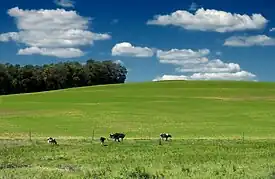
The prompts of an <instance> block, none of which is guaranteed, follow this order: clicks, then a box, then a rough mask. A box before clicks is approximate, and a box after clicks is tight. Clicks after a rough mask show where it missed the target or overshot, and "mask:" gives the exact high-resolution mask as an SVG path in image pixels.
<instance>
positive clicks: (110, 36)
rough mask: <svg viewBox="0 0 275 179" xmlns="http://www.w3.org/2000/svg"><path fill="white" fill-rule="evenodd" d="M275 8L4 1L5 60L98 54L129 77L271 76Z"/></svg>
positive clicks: (141, 0)
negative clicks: (126, 69)
mask: <svg viewBox="0 0 275 179" xmlns="http://www.w3.org/2000/svg"><path fill="white" fill-rule="evenodd" d="M192 4H193V5H192ZM191 5H192V8H190V7H191ZM274 8H275V2H274V1H271V0H262V1H261V2H260V1H237V0H228V1H226V2H222V3H221V1H220V0H196V1H191V0H190V1H189V0H186V1H182V0H169V1H150V2H149V1H148V0H132V1H131V2H129V1H128V0H127V1H126V0H120V1H113V0H104V1H103V0H97V1H96V0H93V1H88V0H47V1H35V0H10V1H3V2H2V3H1V6H0V22H1V27H0V63H6V62H9V63H13V64H15V63H17V64H22V65H24V64H44V63H52V62H54V63H56V62H59V61H67V60H69V61H79V62H85V61H86V60H87V59H90V58H93V59H95V60H113V61H115V62H120V63H123V64H124V65H125V66H126V67H127V68H128V69H129V73H128V75H127V81H131V82H136V81H152V80H172V79H187V80H188V79H190V80H215V79H221V80H256V81H274V77H275V71H274V70H273V66H274V65H275V59H274V57H275V50H273V49H274V48H275V30H272V28H275V14H274ZM176 12H177V13H176ZM253 14H254V15H253ZM157 15H159V16H157Z"/></svg>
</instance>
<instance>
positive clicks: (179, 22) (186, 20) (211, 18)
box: [147, 8, 268, 33]
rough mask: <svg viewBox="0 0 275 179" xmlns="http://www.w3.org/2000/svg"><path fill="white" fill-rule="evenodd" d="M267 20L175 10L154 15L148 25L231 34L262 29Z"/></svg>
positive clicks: (209, 12)
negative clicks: (172, 26) (165, 13)
mask: <svg viewBox="0 0 275 179" xmlns="http://www.w3.org/2000/svg"><path fill="white" fill-rule="evenodd" d="M267 23H268V20H267V19H266V18H265V17H263V16H262V15H261V14H252V15H251V16H249V15H246V14H243V15H241V14H232V13H229V12H225V11H218V10H211V9H206V10H205V9H203V8H200V9H198V10H197V11H196V12H195V13H194V14H192V13H190V12H188V11H184V10H177V11H175V12H173V13H171V14H167V15H156V16H154V18H153V19H152V20H148V21H147V24H148V25H161V26H167V25H174V26H179V27H181V28H184V29H187V30H200V31H215V32H220V33H224V32H232V31H242V30H256V29H262V28H264V27H265V25H266V24H267Z"/></svg>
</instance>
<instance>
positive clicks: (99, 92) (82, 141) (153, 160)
mask: <svg viewBox="0 0 275 179" xmlns="http://www.w3.org/2000/svg"><path fill="white" fill-rule="evenodd" d="M274 107H275V83H262V82H261V83H260V82H229V81H225V82H221V81H204V82H203V81H181V82H177V81H169V82H167V81H166V82H154V83H153V82H148V83H132V84H119V85H106V86H94V87H83V88H75V89H66V90H59V91H51V92H42V93H33V94H20V95H9V96H0V138H1V140H0V147H1V148H0V154H1V155H0V178H1V176H2V177H4V178H5V177H7V178H13V177H14V178H43V177H44V178H62V177H63V178H70V177H71V178H104V177H105V178H142V177H141V176H143V178H162V177H163V176H164V178H188V177H190V178H272V177H274V178H275V160H274V156H275V150H274V149H275V141H274V139H275V130H274V129H275V119H274V117H275V110H274ZM29 132H31V137H32V141H29V140H28V139H29ZM111 132H124V133H126V139H125V141H123V142H122V143H115V142H113V141H111V140H108V141H107V143H106V144H107V146H101V145H100V144H99V141H98V139H99V137H100V136H105V137H108V136H109V133H111ZM162 132H168V133H171V134H172V135H173V140H172V141H169V142H163V145H159V144H158V138H159V134H160V133H162ZM93 134H94V141H93V140H92V137H93ZM48 136H52V137H55V138H56V139H57V141H58V142H59V145H58V146H49V145H48V144H47V143H46V142H47V141H46V138H47V137H48ZM243 137H244V140H243ZM141 139H147V140H141ZM203 139H205V140H203ZM138 176H139V177H138Z"/></svg>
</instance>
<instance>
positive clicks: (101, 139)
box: [99, 137, 106, 145]
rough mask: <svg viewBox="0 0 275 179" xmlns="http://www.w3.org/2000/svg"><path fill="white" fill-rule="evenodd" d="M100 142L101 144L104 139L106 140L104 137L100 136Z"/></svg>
mask: <svg viewBox="0 0 275 179" xmlns="http://www.w3.org/2000/svg"><path fill="white" fill-rule="evenodd" d="M99 140H100V142H101V145H103V143H104V141H105V140H106V138H105V137H100V139H99Z"/></svg>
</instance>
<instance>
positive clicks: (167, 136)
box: [159, 133, 172, 140]
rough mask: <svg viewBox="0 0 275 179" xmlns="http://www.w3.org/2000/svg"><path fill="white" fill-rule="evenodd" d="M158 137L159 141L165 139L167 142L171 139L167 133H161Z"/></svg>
mask: <svg viewBox="0 0 275 179" xmlns="http://www.w3.org/2000/svg"><path fill="white" fill-rule="evenodd" d="M159 136H160V138H161V139H164V138H165V140H168V138H169V137H170V138H172V135H171V134H168V133H161V134H160V135H159Z"/></svg>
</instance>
